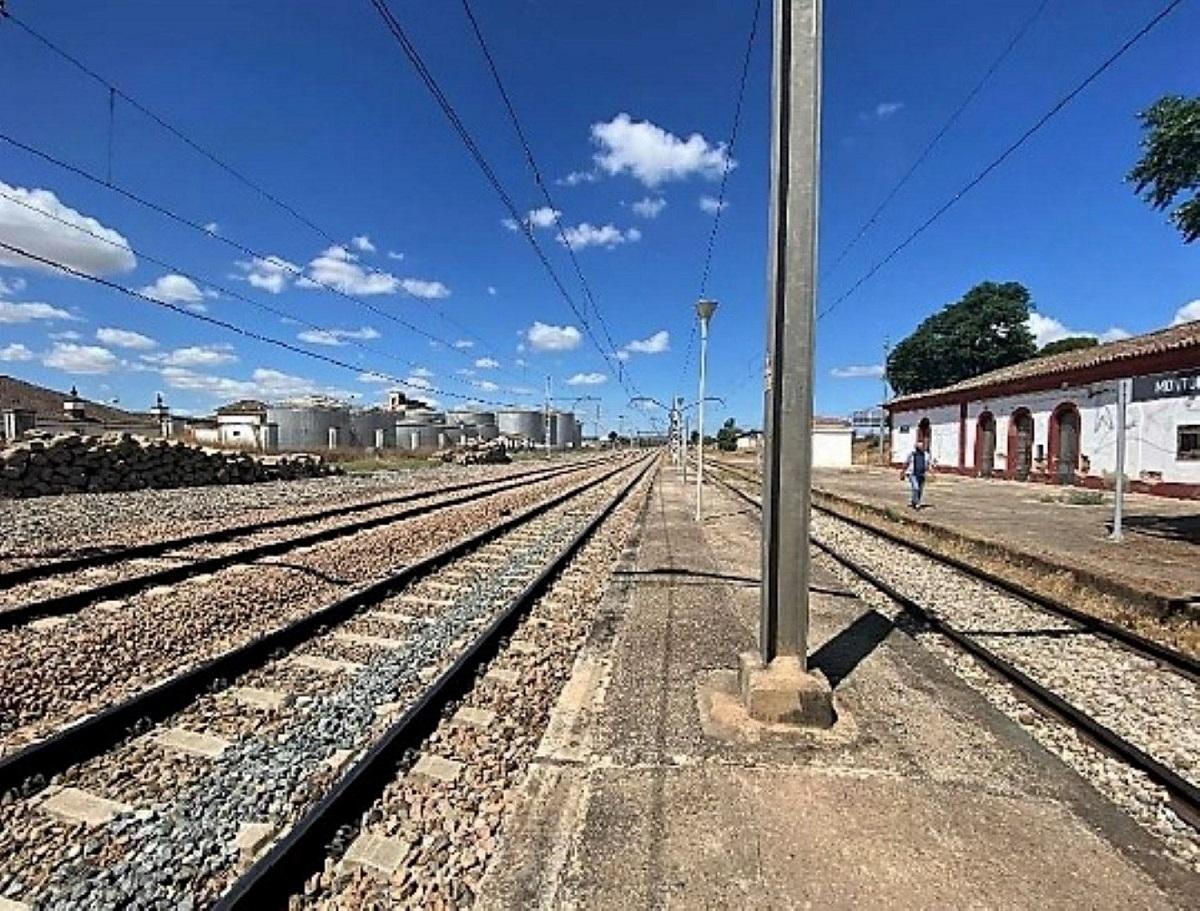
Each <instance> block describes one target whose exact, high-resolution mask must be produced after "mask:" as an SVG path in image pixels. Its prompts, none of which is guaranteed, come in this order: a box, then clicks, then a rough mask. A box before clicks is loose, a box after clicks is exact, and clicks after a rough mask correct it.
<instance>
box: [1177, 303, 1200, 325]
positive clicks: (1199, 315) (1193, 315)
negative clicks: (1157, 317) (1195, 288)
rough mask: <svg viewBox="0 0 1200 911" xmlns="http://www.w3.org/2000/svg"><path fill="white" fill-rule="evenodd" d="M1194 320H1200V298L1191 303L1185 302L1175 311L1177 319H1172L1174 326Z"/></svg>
mask: <svg viewBox="0 0 1200 911" xmlns="http://www.w3.org/2000/svg"><path fill="white" fill-rule="evenodd" d="M1193 320H1200V298H1197V299H1196V300H1194V301H1192V302H1191V303H1187V304H1184V305H1183V306H1182V307H1180V308H1179V309H1178V310H1176V311H1175V319H1173V320H1171V325H1172V326H1182V325H1183V324H1184V323H1190V322H1192V321H1193Z"/></svg>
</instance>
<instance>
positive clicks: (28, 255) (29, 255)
mask: <svg viewBox="0 0 1200 911" xmlns="http://www.w3.org/2000/svg"><path fill="white" fill-rule="evenodd" d="M0 250H6V251H8V252H10V253H12V254H14V256H19V257H24V258H25V259H30V260H32V262H35V263H41V264H42V265H46V266H49V268H50V269H55V270H58V271H60V272H62V274H64V275H70V276H72V277H76V278H82V280H83V281H88V282H92V283H94V284H101V286H103V287H106V288H110V289H113V290H116V292H120V293H121V294H125V295H127V296H130V298H134V299H137V300H142V301H145V302H146V304H152V305H154V306H156V307H162V308H163V310H169V311H172V312H175V313H179V314H180V316H185V317H187V318H188V319H196V320H199V322H202V323H208V324H210V325H215V326H220V328H221V329H224V330H227V331H230V332H234V334H236V335H240V336H242V337H245V338H252V340H254V341H257V342H263V343H264V344H271V346H275V347H276V348H282V349H284V350H288V352H292V353H293V354H300V355H302V356H305V358H312V359H313V360H319V361H324V362H325V364H331V365H332V366H335V367H341V368H342V370H348V371H350V372H353V373H355V374H360V373H362V372H365V371H364V370H362V367H361V366H355V365H353V364H349V362H347V361H344V360H341V359H340V358H335V356H332V355H329V354H322V353H320V352H312V350H308V349H307V348H301V347H300V346H299V344H293V343H292V342H287V341H283V340H282V338H276V337H274V336H270V335H266V334H265V332H259V331H256V330H253V329H246V328H245V326H240V325H236V324H235V323H230V322H228V320H226V319H221V318H218V317H211V316H209V314H206V313H197V312H196V311H192V310H188V308H187V307H181V306H179V305H178V304H172V302H169V301H166V300H160V299H158V298H154V296H151V295H149V294H145V293H143V292H140V290H136V289H134V288H130V287H126V286H124V284H121V283H120V282H114V281H112V280H109V278H103V277H101V276H98V275H91V274H89V272H85V271H83V270H80V269H76V268H74V266H72V265H68V264H66V263H60V262H59V260H56V259H50V258H49V257H44V256H41V254H40V253H35V252H32V251H30V250H25V248H23V247H19V246H17V245H14V244H8V242H7V241H4V240H0ZM368 372H371V373H373V374H376V376H379V377H382V378H384V379H390V380H392V382H395V383H397V384H400V385H406V380H403V379H401V378H400V377H395V376H391V374H389V373H383V372H380V371H368ZM421 391H430V392H436V394H438V395H448V396H452V397H456V398H468V397H469V398H472V400H475V401H480V402H482V403H484V404H500V402H488V401H484V400H476V397H475V396H461V395H457V394H455V392H445V391H444V390H436V389H432V388H431V389H428V390H421Z"/></svg>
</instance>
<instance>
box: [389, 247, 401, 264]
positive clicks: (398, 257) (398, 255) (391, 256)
mask: <svg viewBox="0 0 1200 911" xmlns="http://www.w3.org/2000/svg"><path fill="white" fill-rule="evenodd" d="M387 257H388V259H394V260H396V262H400V261H401V260H402V259H404V254H403V253H397V252H396V251H395V250H388V252H387Z"/></svg>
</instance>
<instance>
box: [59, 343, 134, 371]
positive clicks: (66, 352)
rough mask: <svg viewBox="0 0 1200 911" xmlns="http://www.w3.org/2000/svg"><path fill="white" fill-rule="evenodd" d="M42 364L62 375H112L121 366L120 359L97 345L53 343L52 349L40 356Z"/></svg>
mask: <svg viewBox="0 0 1200 911" xmlns="http://www.w3.org/2000/svg"><path fill="white" fill-rule="evenodd" d="M42 364H43V366H46V367H53V368H54V369H55V370H62V371H63V372H64V373H74V374H85V375H96V374H104V373H112V371H114V370H116V369H117V367H119V366H120V365H121V359H120V358H119V357H117V356H116V355H115V354H113V353H112V352H111V351H109V350H108V349H107V348H101V347H100V346H99V345H77V344H75V343H74V342H55V343H54V347H53V348H51V349H50V350H49V351H47V352H46V353H45V354H43V355H42Z"/></svg>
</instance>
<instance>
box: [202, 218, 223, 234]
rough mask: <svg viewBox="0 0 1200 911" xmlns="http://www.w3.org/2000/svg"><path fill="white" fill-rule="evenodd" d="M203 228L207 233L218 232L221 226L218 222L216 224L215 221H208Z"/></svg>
mask: <svg viewBox="0 0 1200 911" xmlns="http://www.w3.org/2000/svg"><path fill="white" fill-rule="evenodd" d="M204 230H205V231H207V232H208V233H209V234H220V233H221V226H220V225H219V224H217V223H216V222H215V221H210V222H208V223H207V224H205V225H204Z"/></svg>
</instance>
